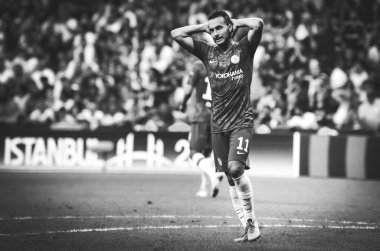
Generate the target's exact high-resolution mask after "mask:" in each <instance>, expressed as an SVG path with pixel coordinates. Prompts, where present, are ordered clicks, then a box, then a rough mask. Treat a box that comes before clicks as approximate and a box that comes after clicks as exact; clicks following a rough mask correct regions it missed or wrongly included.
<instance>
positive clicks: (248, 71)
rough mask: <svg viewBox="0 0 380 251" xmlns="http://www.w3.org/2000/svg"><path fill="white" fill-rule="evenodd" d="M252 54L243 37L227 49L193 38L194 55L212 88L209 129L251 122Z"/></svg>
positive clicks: (214, 129)
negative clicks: (204, 69) (205, 70)
mask: <svg viewBox="0 0 380 251" xmlns="http://www.w3.org/2000/svg"><path fill="white" fill-rule="evenodd" d="M254 54H255V49H254V48H252V47H251V45H250V43H249V41H248V38H247V37H244V38H243V39H242V40H240V41H239V42H234V43H233V45H232V46H231V47H230V48H229V49H228V50H227V51H222V50H221V49H220V48H219V47H218V46H216V45H210V44H208V43H206V42H204V41H201V40H196V39H194V55H195V56H196V57H198V58H199V59H200V60H201V61H202V62H203V63H204V65H205V66H206V69H207V73H208V76H209V81H210V86H211V90H212V120H211V132H212V133H220V132H225V131H230V130H233V129H236V128H246V127H252V126H253V109H252V105H251V102H250V86H251V81H252V68H253V56H254Z"/></svg>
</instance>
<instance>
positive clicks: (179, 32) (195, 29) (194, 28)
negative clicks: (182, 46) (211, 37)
mask: <svg viewBox="0 0 380 251" xmlns="http://www.w3.org/2000/svg"><path fill="white" fill-rule="evenodd" d="M201 32H207V23H203V24H194V25H188V26H183V27H180V28H177V29H174V30H172V31H171V36H172V37H173V38H174V39H176V38H183V37H190V36H192V35H194V34H197V33H201Z"/></svg>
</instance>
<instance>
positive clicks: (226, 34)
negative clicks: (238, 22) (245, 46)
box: [208, 10, 233, 46]
mask: <svg viewBox="0 0 380 251" xmlns="http://www.w3.org/2000/svg"><path fill="white" fill-rule="evenodd" d="M232 26H233V25H232V21H231V18H230V16H229V15H228V14H227V12H225V11H223V10H218V11H214V12H212V13H211V14H210V15H209V16H208V29H209V32H210V35H211V36H212V38H213V39H214V42H215V43H216V44H217V45H219V46H221V45H223V44H225V43H226V42H228V41H229V40H230V39H232V32H233V27H232Z"/></svg>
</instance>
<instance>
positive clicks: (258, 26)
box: [231, 17, 264, 49]
mask: <svg viewBox="0 0 380 251" xmlns="http://www.w3.org/2000/svg"><path fill="white" fill-rule="evenodd" d="M231 21H232V24H233V30H234V32H236V30H237V29H239V28H241V27H248V28H249V31H248V34H247V38H248V41H249V43H250V44H251V46H252V48H255V49H256V48H257V46H258V45H259V43H260V40H261V36H262V34H263V29H264V21H263V20H262V19H261V18H257V17H252V18H242V19H231Z"/></svg>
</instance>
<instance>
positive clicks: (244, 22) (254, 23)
mask: <svg viewBox="0 0 380 251" xmlns="http://www.w3.org/2000/svg"><path fill="white" fill-rule="evenodd" d="M231 21H232V23H233V24H234V26H235V27H236V28H242V27H248V28H249V29H258V28H262V27H263V26H264V21H263V20H262V19H261V18H258V17H251V18H242V19H232V20H231Z"/></svg>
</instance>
